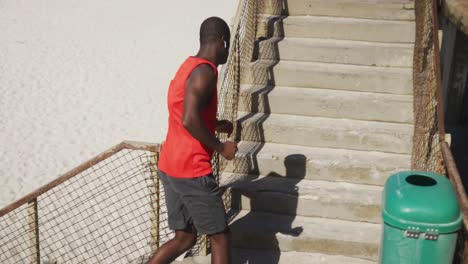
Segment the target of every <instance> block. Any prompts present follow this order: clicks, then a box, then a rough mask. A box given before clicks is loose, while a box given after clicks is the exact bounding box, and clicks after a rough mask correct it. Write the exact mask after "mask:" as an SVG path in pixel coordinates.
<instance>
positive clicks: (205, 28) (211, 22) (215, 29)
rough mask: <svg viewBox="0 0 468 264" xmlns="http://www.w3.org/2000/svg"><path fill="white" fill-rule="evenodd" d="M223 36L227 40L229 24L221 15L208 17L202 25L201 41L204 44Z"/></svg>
mask: <svg viewBox="0 0 468 264" xmlns="http://www.w3.org/2000/svg"><path fill="white" fill-rule="evenodd" d="M223 36H224V39H225V40H227V38H228V37H229V26H228V25H227V24H226V22H224V20H222V19H221V18H219V17H210V18H207V19H205V21H203V23H202V24H201V26H200V43H202V44H205V43H207V42H210V41H213V40H216V39H220V38H221V37H223Z"/></svg>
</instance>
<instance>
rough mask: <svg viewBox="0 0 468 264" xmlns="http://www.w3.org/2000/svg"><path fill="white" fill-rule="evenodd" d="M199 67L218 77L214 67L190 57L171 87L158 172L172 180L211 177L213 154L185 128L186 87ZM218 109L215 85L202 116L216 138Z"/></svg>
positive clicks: (208, 62)
mask: <svg viewBox="0 0 468 264" xmlns="http://www.w3.org/2000/svg"><path fill="white" fill-rule="evenodd" d="M200 64H208V65H210V66H211V67H212V68H213V71H214V72H215V74H216V77H218V69H217V68H216V66H215V65H214V64H213V63H211V62H210V61H208V60H205V59H202V58H197V57H189V58H187V59H186V60H185V62H184V63H183V64H182V65H181V66H180V68H179V70H178V71H177V73H176V75H175V77H174V79H173V80H172V81H171V84H170V86H169V91H168V96H167V105H168V109H169V128H168V131H167V136H166V141H165V142H164V144H163V146H162V150H161V155H160V159H159V163H158V169H159V170H161V171H163V172H164V173H166V174H167V175H170V176H172V177H177V178H197V177H201V176H205V175H208V174H210V173H212V171H211V157H212V156H213V150H212V149H210V148H208V147H207V146H205V145H203V144H202V143H201V142H200V141H198V140H197V139H195V138H194V137H192V135H190V133H189V132H188V131H187V130H186V129H185V128H184V126H183V125H182V114H183V111H184V96H185V83H186V82H187V79H188V78H189V77H190V74H191V73H192V71H193V70H194V69H195V68H196V67H198V66H199V65H200ZM217 106H218V95H217V87H216V84H215V89H214V91H213V95H212V97H211V99H210V102H209V104H208V105H207V106H206V107H205V109H204V110H203V111H202V113H201V116H202V120H203V122H204V123H205V126H206V127H207V128H208V130H209V131H210V132H211V133H212V134H213V135H214V134H215V128H216V111H217Z"/></svg>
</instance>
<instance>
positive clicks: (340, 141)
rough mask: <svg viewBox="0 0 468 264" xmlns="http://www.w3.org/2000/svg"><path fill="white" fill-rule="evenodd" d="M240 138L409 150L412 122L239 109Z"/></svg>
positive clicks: (309, 144)
mask: <svg viewBox="0 0 468 264" xmlns="http://www.w3.org/2000/svg"><path fill="white" fill-rule="evenodd" d="M238 117H240V118H239V122H240V124H241V128H242V130H241V139H242V140H245V141H259V142H273V143H282V144H291V145H302V146H310V147H325V148H344V149H355V150H369V151H382V152H391V153H402V154H411V146H412V143H413V125H408V124H398V123H384V122H374V121H361V120H350V119H335V118H323V117H313V116H298V115H283V114H263V113H244V112H239V113H238Z"/></svg>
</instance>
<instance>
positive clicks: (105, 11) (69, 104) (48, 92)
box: [0, 0, 238, 207]
mask: <svg viewBox="0 0 468 264" xmlns="http://www.w3.org/2000/svg"><path fill="white" fill-rule="evenodd" d="M237 2H238V1H234V0H223V1H219V0H203V1H187V0H172V1H159V0H158V1H154V0H153V1H149V0H138V1H130V0H126V1H125V0H114V1H108V0H101V1H91V0H80V1H78V0H76V1H75V0H36V1H24V0H0V36H1V37H0V92H1V97H0V120H1V121H0V122H1V123H0V142H1V147H0V207H3V206H5V205H7V204H9V203H11V202H12V201H14V200H16V199H18V198H20V197H21V196H23V195H25V194H27V193H29V192H31V191H33V190H35V189H36V188H38V187H40V186H41V185H43V184H45V183H47V182H49V181H51V180H53V179H54V178H56V177H58V176H59V175H60V174H62V173H64V172H66V171H68V170H70V169H72V168H74V167H75V166H77V165H79V164H80V163H82V162H84V161H86V160H88V159H89V158H91V157H93V156H94V155H96V154H98V153H100V152H102V151H104V150H106V149H108V148H109V147H111V146H113V145H116V144H118V143H119V142H121V141H123V140H136V141H147V142H156V143H157V142H161V141H162V140H163V138H164V136H165V132H166V128H167V121H166V120H167V110H166V103H165V102H166V91H167V86H168V83H169V81H170V79H171V78H172V76H173V74H174V73H175V71H176V70H177V67H178V66H179V64H180V63H181V62H182V61H183V60H184V59H185V58H186V57H187V56H189V55H193V54H194V53H195V52H196V51H197V49H198V28H199V25H200V23H201V22H202V21H203V19H204V18H206V17H208V16H212V15H216V16H219V17H222V18H224V19H225V20H226V21H227V22H228V23H229V22H230V20H231V18H232V17H233V16H234V14H235V10H236V7H237Z"/></svg>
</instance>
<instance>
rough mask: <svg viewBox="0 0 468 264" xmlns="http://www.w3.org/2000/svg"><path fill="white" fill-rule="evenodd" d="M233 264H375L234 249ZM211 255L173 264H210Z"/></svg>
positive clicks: (304, 253) (290, 253) (297, 254)
mask: <svg viewBox="0 0 468 264" xmlns="http://www.w3.org/2000/svg"><path fill="white" fill-rule="evenodd" d="M231 254H232V262H231V264H291V263H294V264H318V263H320V264H344V263H346V264H374V263H375V262H373V261H370V260H365V259H359V258H352V257H345V256H334V255H326V254H320V253H308V252H296V251H291V252H280V251H273V250H253V249H241V248H233V249H232V251H231ZM210 263H211V255H208V256H196V257H190V258H185V259H184V260H183V261H181V262H179V261H174V262H173V264H210Z"/></svg>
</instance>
